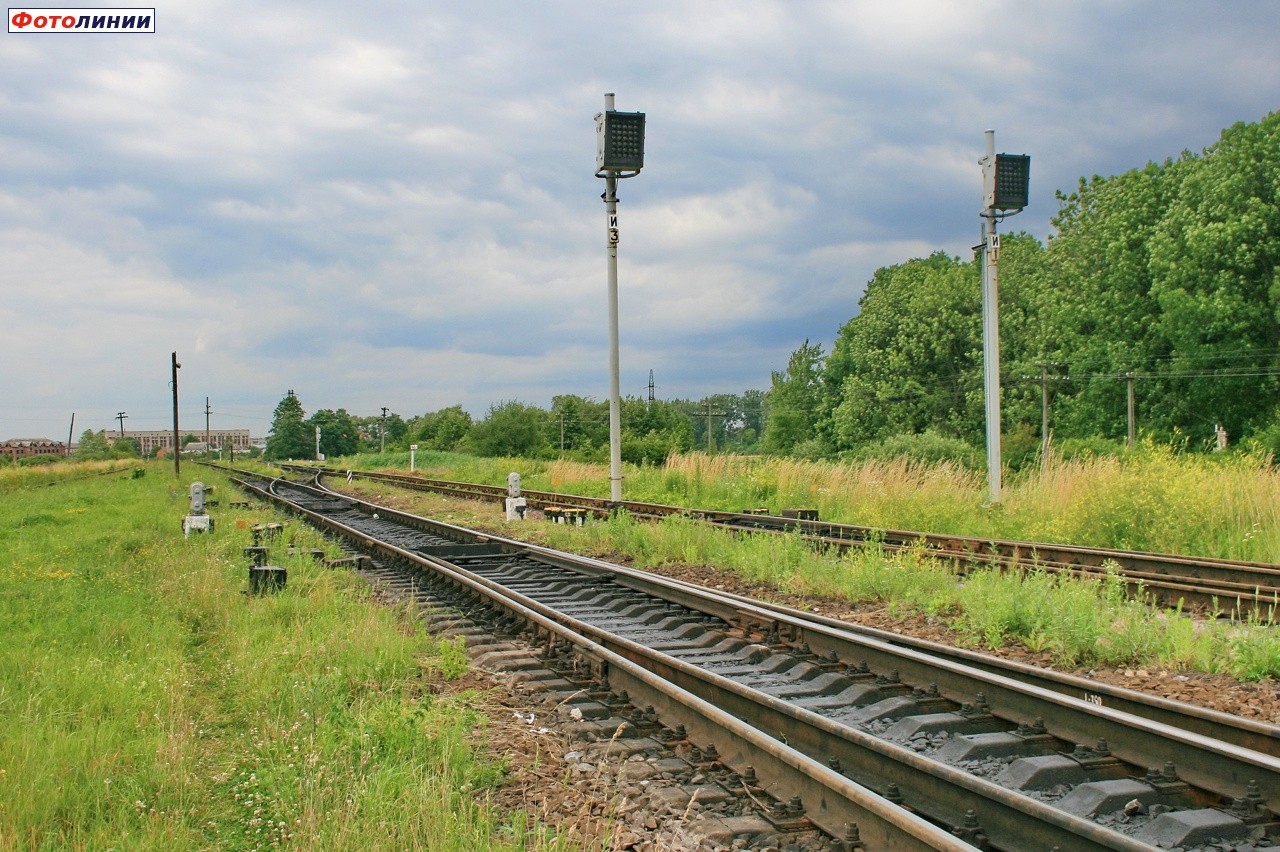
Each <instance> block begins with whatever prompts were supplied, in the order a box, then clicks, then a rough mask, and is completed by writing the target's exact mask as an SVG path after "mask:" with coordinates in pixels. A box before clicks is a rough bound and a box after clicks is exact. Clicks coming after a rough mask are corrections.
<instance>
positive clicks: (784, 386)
mask: <svg viewBox="0 0 1280 852" xmlns="http://www.w3.org/2000/svg"><path fill="white" fill-rule="evenodd" d="M822 370H823V354H822V346H821V345H820V344H816V343H813V344H811V343H810V342H809V341H808V339H806V340H805V342H804V343H802V344H801V345H800V348H799V349H797V350H796V351H795V352H793V353H791V358H790V360H789V361H787V369H786V370H784V371H783V372H780V373H779V372H774V374H773V385H772V387H771V388H770V390H769V397H768V408H769V415H768V420H767V421H766V422H765V427H764V449H765V451H766V452H770V453H786V452H789V451H790V450H791V449H792V448H793V447H795V445H796V444H798V443H800V442H802V441H806V440H809V439H811V438H814V437H816V436H817V429H818V420H819V417H820V415H821V412H822V401H823V373H822Z"/></svg>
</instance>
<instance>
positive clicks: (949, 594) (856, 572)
mask: <svg viewBox="0 0 1280 852" xmlns="http://www.w3.org/2000/svg"><path fill="white" fill-rule="evenodd" d="M510 526H511V534H512V535H520V534H524V533H527V532H528V531H530V529H531V528H530V527H528V526H525V527H520V526H518V525H510ZM538 537H539V538H540V539H542V540H544V541H545V542H546V543H547V544H548V545H550V546H552V547H556V548H559V549H562V550H568V551H571V552H578V553H587V554H590V555H596V556H601V557H608V556H610V555H616V554H618V553H624V554H626V555H627V556H628V557H630V558H631V559H633V560H634V561H635V563H636V564H637V565H638V566H639V567H643V568H653V567H658V566H662V565H669V564H676V563H680V564H691V565H714V566H716V567H718V568H725V569H728V570H732V571H734V572H736V573H738V574H740V575H742V576H743V577H746V578H747V579H750V580H753V581H758V582H764V583H770V584H772V585H774V586H776V587H778V588H780V589H782V590H784V591H787V592H791V593H794V594H798V595H821V596H827V597H836V598H841V599H845V600H849V601H851V602H860V603H879V604H882V605H884V606H885V607H886V609H887V610H888V611H889V612H890V613H891V614H895V615H907V614H913V613H919V614H922V615H924V616H926V617H927V618H930V619H932V620H935V621H938V622H939V623H942V624H945V625H947V626H949V627H951V628H952V629H953V630H955V631H956V633H957V635H958V637H959V638H960V640H961V641H962V642H964V643H967V644H970V645H974V646H978V647H986V648H998V647H1000V646H1002V645H1004V644H1007V643H1011V642H1012V643H1018V644H1021V645H1024V646H1025V647H1027V648H1029V649H1030V650H1032V651H1037V652H1039V651H1045V652H1048V653H1050V654H1051V655H1052V657H1053V659H1054V660H1055V661H1056V662H1057V663H1058V664H1060V665H1063V666H1069V667H1071V666H1096V665H1110V666H1118V665H1132V664H1152V663H1155V664H1159V665H1162V666H1165V667H1168V668H1173V669H1189V670H1195V671H1204V672H1210V673H1221V674H1229V675H1233V676H1235V677H1238V678H1242V679H1245V680H1261V679H1264V678H1268V677H1272V678H1274V677H1280V634H1278V633H1277V631H1276V624H1275V623H1274V622H1273V621H1272V622H1262V621H1259V620H1257V619H1246V620H1243V621H1235V622H1231V621H1209V622H1205V621H1195V622H1193V621H1192V620H1190V619H1187V618H1182V617H1178V615H1179V614H1178V613H1176V612H1169V611H1164V610H1161V609H1159V608H1156V607H1152V606H1149V605H1147V604H1145V603H1143V602H1142V601H1135V600H1130V599H1128V597H1127V596H1126V591H1125V586H1124V583H1123V582H1122V581H1121V580H1119V579H1118V578H1117V577H1114V576H1112V577H1109V578H1107V579H1103V580H1078V579H1072V578H1068V577H1064V576H1062V575H1056V574H1049V573H1045V572H1041V571H1036V570H1034V569H1031V570H1028V571H1026V572H1002V571H999V570H987V569H980V570H975V571H972V572H970V573H968V574H966V575H965V576H964V577H963V578H957V577H956V575H955V574H954V572H953V570H952V569H951V568H950V566H949V565H946V564H943V563H940V562H937V561H936V560H933V559H930V558H929V557H928V556H927V555H926V554H925V553H924V552H923V551H920V550H907V551H902V552H898V553H888V552H885V551H883V550H882V549H880V548H878V547H875V546H872V547H868V548H863V549H858V550H850V551H847V552H845V553H844V554H842V555H836V554H834V553H819V552H817V551H815V550H814V549H813V548H811V547H809V546H808V545H807V544H806V543H805V542H804V541H803V540H801V539H800V538H799V537H798V536H792V535H784V536H772V535H747V536H744V535H741V534H737V533H732V532H727V531H724V530H717V529H714V528H711V527H708V526H706V525H704V524H699V523H697V522H695V521H691V520H688V519H685V518H678V517H671V518H666V519H664V520H662V521H661V522H659V523H657V524H653V523H648V522H642V521H635V520H633V519H631V518H630V517H629V516H627V515H626V514H625V513H624V514H621V515H618V516H616V517H614V518H611V519H609V520H603V521H600V522H593V523H591V524H588V525H586V526H584V527H574V526H566V525H558V524H554V525H547V526H544V527H541V528H540V529H539V530H538Z"/></svg>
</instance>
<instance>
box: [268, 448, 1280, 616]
mask: <svg viewBox="0 0 1280 852" xmlns="http://www.w3.org/2000/svg"><path fill="white" fill-rule="evenodd" d="M282 467H283V468H284V469H286V470H292V471H297V472H300V473H305V474H306V475H308V476H309V475H314V474H319V475H321V476H339V477H344V478H361V479H369V480H373V481H378V482H386V483H389V484H392V485H396V486H399V487H401V488H408V489H414V490H419V491H431V492H435V493H439V494H446V495H449V496H454V497H463V498H468V499H480V500H498V501H501V500H502V499H503V498H504V497H506V489H505V488H502V487H500V486H492V485H481V484H477V483H467V482H452V481H448V480H439V479H428V478H425V477H420V476H415V475H409V474H397V473H386V472H372V471H346V470H339V469H336V468H326V467H314V466H309V465H282ZM522 493H523V496H524V497H525V498H526V500H527V501H528V503H529V505H530V506H532V507H534V508H537V509H542V510H546V509H553V510H556V509H560V510H563V509H565V508H572V509H576V510H580V511H585V512H588V513H590V514H592V515H595V516H603V515H606V514H608V513H609V512H611V511H614V510H616V509H617V508H619V507H616V506H614V505H613V504H612V503H611V502H610V501H608V500H604V499H601V498H595V497H581V496H576V495H568V494H556V493H552V492H546V491H530V490H524V491H523V492H522ZM620 507H621V508H623V509H626V510H627V511H628V512H630V513H631V514H632V515H635V516H637V517H642V518H663V517H667V516H669V515H685V516H688V517H693V518H697V519H699V520H702V521H705V522H706V523H709V524H713V525H716V526H720V527H723V528H728V529H734V530H750V531H755V532H761V533H774V534H778V533H790V534H795V533H799V534H801V535H803V536H805V537H806V538H808V539H810V540H812V541H813V542H815V543H816V544H818V545H820V546H824V547H830V548H847V547H861V546H865V545H867V544H874V545H875V546H878V547H882V548H884V549H885V550H887V551H894V550H907V549H913V548H924V549H925V550H926V551H927V552H928V553H929V554H930V555H932V556H934V557H936V558H938V559H942V560H949V561H951V562H952V563H953V564H954V565H955V566H956V568H957V570H958V571H960V572H961V573H963V572H964V571H965V570H967V568H968V567H969V566H972V565H994V566H997V567H1000V568H1001V569H1004V570H1025V569H1030V568H1034V569H1036V570H1040V571H1045V572H1048V573H1055V574H1069V575H1071V576H1076V577H1093V578H1099V577H1104V576H1107V575H1108V574H1109V573H1112V572H1114V573H1115V574H1117V575H1119V576H1120V577H1122V578H1123V579H1124V582H1125V584H1126V586H1127V588H1128V591H1129V594H1130V595H1131V596H1135V597H1143V598H1150V599H1153V600H1154V601H1155V602H1156V603H1158V604H1159V605H1161V606H1166V607H1183V608H1186V609H1190V610H1194V611H1197V612H1201V613H1205V614H1209V615H1217V616H1224V617H1230V618H1236V619H1249V618H1253V619H1258V620H1261V621H1264V622H1274V621H1276V620H1277V619H1280V565H1274V564H1267V563H1260V562H1240V561H1233V560H1227V559H1214V558H1210V557H1189V556H1177V555H1172V554H1159V553H1143V552H1139V551H1128V550H1109V549H1106V548H1097V547H1078V546H1072V545H1062V544H1047V543H1040V542H1026V541H1015V540H1011V539H988V538H979V537H972V536H955V535H945V534H935V533H922V532H914V531H910V530H894V529H882V528H877V527H865V526H858V525H855V524H837V523H830V522H827V521H820V520H817V519H816V518H814V517H804V516H801V517H786V516H778V515H768V514H762V513H760V512H759V511H753V512H722V511H716V510H700V509H687V508H683V507H679V506H668V505H664V504H660V503H640V502H623V503H621V504H620ZM796 514H799V515H810V514H816V513H807V512H800V513H796Z"/></svg>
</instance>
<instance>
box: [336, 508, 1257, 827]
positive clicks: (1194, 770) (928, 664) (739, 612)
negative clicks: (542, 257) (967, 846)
mask: <svg viewBox="0 0 1280 852" xmlns="http://www.w3.org/2000/svg"><path fill="white" fill-rule="evenodd" d="M342 499H343V500H346V501H349V502H350V503H351V504H360V505H363V506H365V507H366V508H367V510H368V511H373V510H374V509H376V511H378V512H379V513H382V516H383V517H393V518H396V519H398V520H400V521H401V522H403V523H406V524H409V525H412V526H415V527H417V528H419V529H422V528H424V525H429V526H430V528H432V529H434V530H439V531H445V532H446V533H453V534H455V535H456V534H462V533H467V534H471V535H474V533H470V531H463V530H461V528H458V527H455V526H453V525H448V524H441V523H439V522H429V521H426V520H425V519H422V518H418V517H416V516H413V515H409V514H407V513H402V512H397V511H395V510H388V509H386V508H385V507H375V506H373V504H370V503H367V502H365V501H356V500H355V499H354V498H350V497H346V496H342ZM483 538H484V540H486V541H490V542H496V543H500V544H501V545H502V546H503V547H510V548H513V549H523V550H526V551H528V552H530V553H535V554H536V555H537V556H538V557H539V558H542V559H543V560H544V561H547V562H549V563H552V564H558V563H564V564H570V565H573V566H576V567H575V569H574V570H578V571H586V572H587V573H589V574H590V573H595V572H601V573H603V572H604V571H605V570H608V571H618V570H619V569H617V568H616V567H614V566H606V565H605V563H599V562H598V561H595V560H580V559H576V558H573V557H569V556H567V555H566V554H559V553H556V552H554V551H549V550H546V549H544V548H532V547H530V546H528V545H525V544H523V543H520V542H514V541H511V540H508V539H502V538H500V537H495V536H490V535H484V536H483ZM366 543H369V544H370V545H371V544H372V542H368V541H367V542H366ZM621 576H623V577H626V578H627V582H626V583H625V585H628V586H631V585H632V584H633V583H643V584H652V583H654V582H655V581H654V578H652V576H651V575H644V574H643V573H642V572H629V571H626V569H621ZM655 589H658V590H657V591H655ZM647 593H649V594H656V596H657V597H660V598H662V599H665V600H672V601H674V602H677V603H680V604H681V605H683V606H690V607H691V608H693V609H698V610H700V611H704V612H709V613H712V614H715V615H717V616H718V617H721V618H724V620H726V621H729V622H733V623H741V624H742V626H743V627H744V629H750V627H752V626H755V627H760V626H763V625H765V624H769V625H771V626H772V627H773V628H774V629H776V627H777V625H778V623H780V622H781V621H783V620H784V616H785V614H783V613H780V612H778V611H777V610H770V609H768V608H764V607H756V606H754V605H753V604H749V603H747V602H746V601H745V599H738V600H732V599H729V598H727V597H725V596H715V595H713V596H711V597H709V598H705V599H700V600H696V601H695V600H693V596H694V594H695V592H694V591H693V588H692V587H689V586H688V584H678V583H676V584H673V583H670V582H666V583H661V582H660V583H658V584H657V585H656V586H650V589H649V590H648V592H647ZM548 617H552V618H560V619H561V620H563V619H565V618H568V616H563V615H560V616H557V615H555V614H554V613H549V614H548ZM575 626H576V625H575ZM788 630H789V631H790V632H791V634H792V639H793V641H797V642H798V641H804V642H806V643H807V644H808V645H809V646H810V647H813V648H815V649H820V650H826V649H828V648H829V649H830V650H832V651H834V652H836V653H837V654H839V655H841V656H845V657H848V656H856V655H860V656H862V657H863V658H864V659H872V660H874V661H875V663H876V666H877V668H879V667H882V666H892V667H893V668H895V669H899V670H904V671H909V672H910V674H909V676H908V679H909V680H910V679H915V680H917V681H918V682H929V681H930V680H932V681H933V682H936V683H938V686H939V689H940V691H941V692H942V694H943V695H947V694H948V693H951V694H954V695H957V696H971V695H973V694H974V690H975V685H974V684H975V680H974V675H973V673H972V671H961V669H963V668H964V667H962V666H959V665H958V664H955V663H950V662H946V661H943V662H939V661H938V660H937V659H935V658H930V657H927V656H926V655H922V654H918V653H916V652H914V651H910V650H909V649H903V648H900V647H898V648H895V647H893V646H891V645H889V644H888V643H883V642H879V641H877V640H873V639H870V638H868V637H865V636H864V637H856V636H851V635H850V634H849V632H848V631H847V630H845V629H844V626H843V625H842V626H841V628H839V629H832V628H829V627H826V626H823V625H819V624H816V623H814V622H812V621H803V620H796V621H792V622H790V623H789V624H788ZM596 638H597V640H598V641H602V642H603V643H605V644H607V645H609V644H611V643H612V647H614V648H615V649H616V650H618V651H619V652H620V653H626V654H638V653H641V652H640V651H639V650H637V648H633V647H630V646H629V645H627V644H626V642H625V641H624V640H612V639H609V638H608V637H606V636H604V635H603V634H602V635H600V636H597V637H596ZM852 646H857V648H856V650H855V649H854V648H853V647H852ZM684 667H688V668H687V669H686V668H684ZM664 671H666V672H667V673H668V674H669V676H671V677H673V678H677V680H679V681H680V682H681V683H682V684H683V685H685V686H686V688H694V683H695V682H696V683H699V684H703V685H702V686H699V687H698V689H699V690H702V694H704V696H708V697H709V698H708V700H712V701H713V702H715V703H718V704H719V705H720V706H737V704H736V703H735V702H741V701H748V702H749V703H752V706H755V707H757V709H756V710H755V711H753V712H757V713H759V714H760V715H762V716H770V714H773V716H777V715H778V714H782V715H784V716H788V717H789V718H792V719H793V720H794V719H796V718H797V717H799V718H801V719H803V717H804V716H805V714H808V713H810V711H808V710H805V709H804V708H801V707H796V706H794V705H792V704H789V703H787V702H778V705H777V706H772V705H770V701H776V699H770V700H766V701H764V702H763V704H761V702H759V701H756V700H755V699H754V698H749V697H744V695H737V693H736V691H735V690H744V689H746V688H745V687H741V686H740V685H737V684H733V685H732V686H730V687H724V686H723V685H716V684H714V676H711V675H708V674H707V673H705V672H701V670H699V669H697V668H696V667H692V666H689V664H687V663H683V662H681V661H678V660H673V661H672V663H670V664H668V665H667V666H666V667H665V668H664ZM707 678H711V681H712V682H713V683H712V686H707V685H706V683H707V682H708V681H707ZM690 679H692V680H690ZM726 688H727V689H728V692H727V693H726V692H725V691H724V690H725V689H726ZM979 688H980V689H981V690H982V691H983V693H985V694H986V695H987V697H988V698H996V699H997V700H996V701H995V702H994V703H996V704H998V706H1000V708H1001V712H1002V713H1003V714H1006V716H1007V717H1009V718H1013V719H1018V720H1021V721H1027V722H1031V721H1034V720H1035V719H1036V717H1037V716H1044V717H1045V718H1046V721H1047V722H1048V724H1049V725H1050V732H1051V733H1052V734H1053V735H1054V736H1056V737H1059V738H1060V739H1062V740H1064V741H1066V742H1068V743H1069V742H1076V743H1080V742H1086V741H1088V742H1091V741H1092V740H1091V739H1090V738H1091V737H1094V736H1097V735H1098V730H1099V723H1098V719H1105V720H1107V721H1108V726H1107V727H1106V728H1105V730H1106V731H1107V733H1108V735H1109V736H1108V739H1109V741H1110V742H1111V746H1112V748H1111V751H1112V753H1113V754H1115V755H1117V756H1118V757H1121V758H1122V759H1127V760H1130V761H1133V762H1134V763H1135V764H1136V765H1139V766H1141V765H1144V764H1145V765H1151V761H1152V760H1167V761H1170V762H1173V761H1174V760H1176V761H1177V762H1178V763H1179V766H1180V767H1181V769H1182V771H1181V773H1180V775H1181V780H1183V781H1189V782H1191V783H1193V784H1196V785H1198V786H1201V787H1203V788H1204V789H1207V790H1212V791H1214V792H1216V793H1218V794H1220V795H1225V796H1230V795H1240V794H1248V793H1249V786H1248V782H1249V781H1257V782H1258V783H1259V784H1261V785H1262V787H1263V789H1266V790H1268V791H1272V790H1275V789H1277V788H1278V784H1280V774H1278V773H1280V762H1277V761H1276V760H1275V759H1274V758H1273V757H1268V756H1267V755H1262V754H1257V753H1254V752H1249V751H1248V750H1247V749H1242V748H1237V747H1233V746H1228V745H1223V744H1222V743H1215V742H1212V741H1209V740H1208V738H1206V737H1203V736H1200V735H1196V734H1190V733H1187V732H1185V731H1182V730H1176V729H1170V728H1169V726H1167V725H1151V724H1149V723H1144V722H1143V721H1142V720H1136V719H1134V718H1133V717H1131V716H1129V714H1125V713H1120V712H1118V711H1116V710H1114V709H1112V708H1099V707H1096V706H1094V705H1092V704H1089V703H1088V702H1082V701H1078V700H1076V699H1071V698H1064V697H1063V696H1061V695H1054V694H1051V693H1049V694H1044V693H1045V691H1044V690H1038V689H1036V688H1033V687H1027V686H1026V685H1024V684H1020V683H1017V682H1015V681H1012V680H1011V679H1010V678H1007V677H1002V676H990V675H988V676H986V677H985V678H981V679H980V687H979ZM746 691H747V692H748V693H749V692H753V691H752V690H746ZM735 695H737V697H736V698H735V697H734V696H735ZM1059 708H1064V709H1061V710H1060V709H1059ZM1068 711H1069V712H1068ZM817 718H818V719H822V718H823V717H817ZM824 724H825V725H836V727H837V728H839V729H841V730H846V729H845V728H844V726H841V725H837V724H836V723H834V722H831V721H830V720H824V721H823V722H819V723H816V728H815V727H814V725H813V724H811V725H809V727H808V728H806V730H815V729H816V730H822V727H823V725H824ZM853 733H854V734H856V735H857V736H862V737H869V738H870V739H871V740H875V742H876V743H878V744H879V745H878V746H874V745H871V744H869V743H858V744H856V747H854V751H855V752H857V753H856V754H852V755H850V756H849V759H850V760H852V761H855V763H854V764H852V765H854V766H866V765H867V758H866V751H867V750H868V749H870V750H871V751H875V750H876V749H877V748H879V749H883V748H890V750H892V748H898V747H896V746H892V744H888V743H885V742H884V741H882V740H878V739H876V738H875V737H873V736H871V735H869V734H861V733H860V732H857V731H853ZM797 736H800V737H802V738H803V737H804V736H806V735H805V734H803V733H800V734H797ZM808 736H814V737H816V739H815V740H814V742H815V743H818V742H821V743H824V744H826V745H827V746H828V747H831V745H832V743H833V742H835V740H836V739H838V740H839V741H840V742H846V743H847V742H848V737H847V735H841V736H837V734H836V733H835V732H834V730H826V731H824V732H823V733H822V734H821V735H820V736H819V735H816V734H810V735H808ZM833 738H835V739H833ZM856 738H857V737H855V739H856ZM843 747H844V746H842V748H843ZM910 754H911V755H914V752H910ZM921 759H922V758H921ZM1188 761H1190V765H1189V763H1188ZM875 762H876V761H871V763H873V764H874V763H875ZM926 762H927V763H928V764H929V765H930V767H931V769H930V770H929V771H930V772H932V773H938V772H939V771H940V768H941V769H943V770H949V771H950V772H956V773H958V774H959V775H963V776H964V777H965V778H967V779H969V780H968V781H964V782H960V781H957V782H956V783H957V784H959V785H960V787H964V786H965V785H966V784H972V783H976V782H977V781H978V780H979V779H975V778H973V777H972V776H969V775H968V774H967V773H963V772H959V771H958V770H953V769H949V768H948V767H946V766H945V765H940V764H937V763H934V762H932V761H926ZM895 765H896V766H900V765H901V763H896V764H895ZM846 771H847V772H848V774H851V775H855V776H856V772H857V770H852V771H850V770H846ZM908 774H910V773H908ZM942 774H947V773H945V772H944V773H942ZM876 777H881V776H876ZM902 783H903V785H904V789H908V788H909V789H911V790H912V791H913V792H914V793H915V794H917V795H924V794H925V792H924V791H923V790H922V789H921V788H920V786H919V784H920V782H918V781H914V780H911V779H910V778H905V777H904V778H903V779H902ZM982 784H989V782H982ZM978 786H981V784H979V785H978ZM990 786H991V788H992V791H988V792H989V793H991V795H989V796H987V797H985V798H983V799H982V804H981V805H980V807H978V808H975V809H974V810H976V811H979V812H980V814H981V815H984V817H985V819H984V821H986V822H987V823H988V824H989V825H992V826H995V828H994V831H995V832H996V833H997V834H998V833H999V832H1000V831H1001V830H1002V829H1001V828H1000V826H1004V825H1006V824H1008V819H1009V814H1007V813H1004V812H1003V810H1002V806H1001V805H1000V804H998V801H999V800H1000V798H1001V797H1003V796H1007V797H1011V799H1010V801H1011V802H1013V803H1014V804H1013V805H1010V807H1016V808H1017V809H1019V810H1020V811H1025V810H1026V809H1027V807H1028V801H1029V800H1028V799H1027V798H1026V797H1025V796H1022V795H1020V794H1017V793H1010V792H1009V791H1008V790H1005V789H1004V788H1000V787H996V786H995V785H990ZM948 789H956V788H955V787H954V786H949V788H948ZM1256 790H1257V788H1256V787H1255V788H1254V791H1253V794H1254V795H1255V797H1256V795H1257V792H1256ZM929 794H930V795H932V796H934V797H935V798H936V797H939V795H940V794H939V793H938V791H936V790H933V791H930V793H929ZM941 798H943V799H946V795H942V796H941ZM967 804H969V805H972V804H973V802H972V801H968V802H967ZM936 807H938V808H941V809H942V810H941V812H939V814H938V815H937V816H936V817H935V818H939V819H942V820H944V821H947V820H954V818H955V816H956V814H955V813H949V812H947V808H946V806H945V805H942V804H938V805H936ZM957 807H958V805H957ZM1049 810H1050V811H1053V809H1051V808H1050V809H1049ZM1054 813H1057V814H1058V816H1056V817H1049V818H1048V819H1049V821H1050V822H1052V821H1053V820H1054V819H1060V818H1065V817H1066V815H1065V814H1061V813H1060V812H1054ZM1070 819H1076V818H1070ZM952 824H955V823H954V821H952ZM1087 826H1093V827H1094V828H1097V826H1096V825H1095V824H1094V823H1085V826H1080V825H1073V826H1072V829H1071V831H1072V834H1073V835H1075V836H1076V837H1077V838H1079V836H1080V833H1081V832H1084V833H1085V834H1086V835H1087V834H1088V833H1089V832H1090V831H1092V829H1090V828H1087ZM991 833H992V831H991V830H988V834H991ZM1106 833H1107V834H1113V833H1112V832H1109V831H1108V832H1106ZM1116 837H1122V836H1121V835H1116ZM1107 842H1111V841H1107ZM1117 842H1119V841H1117ZM1010 848H1016V847H1010ZM1064 848H1066V847H1064ZM1071 848H1077V847H1076V845H1075V844H1073V845H1072V847H1071ZM1098 848H1148V847H1146V846H1144V845H1139V846H1136V847H1129V846H1124V845H1120V846H1102V847H1098Z"/></svg>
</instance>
